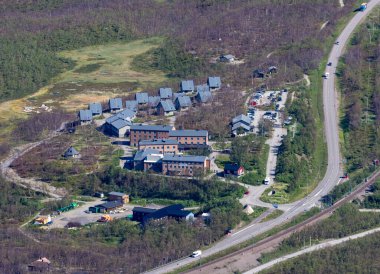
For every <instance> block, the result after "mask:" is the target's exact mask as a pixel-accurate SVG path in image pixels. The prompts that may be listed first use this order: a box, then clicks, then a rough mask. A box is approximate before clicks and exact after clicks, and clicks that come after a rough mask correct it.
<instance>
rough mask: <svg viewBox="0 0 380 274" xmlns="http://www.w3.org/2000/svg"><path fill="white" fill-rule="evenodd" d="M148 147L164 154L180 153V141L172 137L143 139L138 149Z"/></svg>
mask: <svg viewBox="0 0 380 274" xmlns="http://www.w3.org/2000/svg"><path fill="white" fill-rule="evenodd" d="M146 148H151V149H156V150H158V151H159V153H162V154H166V153H173V154H178V142H177V141H176V140H172V139H154V140H141V141H140V142H139V146H138V149H139V150H143V149H146Z"/></svg>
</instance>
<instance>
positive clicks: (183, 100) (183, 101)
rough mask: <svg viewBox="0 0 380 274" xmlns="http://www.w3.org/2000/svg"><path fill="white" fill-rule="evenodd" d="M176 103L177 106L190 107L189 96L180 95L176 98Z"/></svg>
mask: <svg viewBox="0 0 380 274" xmlns="http://www.w3.org/2000/svg"><path fill="white" fill-rule="evenodd" d="M176 105H177V106H178V107H181V108H184V107H190V106H191V99H190V97H189V96H181V97H178V98H177V99H176Z"/></svg>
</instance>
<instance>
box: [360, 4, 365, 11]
mask: <svg viewBox="0 0 380 274" xmlns="http://www.w3.org/2000/svg"><path fill="white" fill-rule="evenodd" d="M366 9H367V3H362V4H361V5H360V7H359V11H365V10H366Z"/></svg>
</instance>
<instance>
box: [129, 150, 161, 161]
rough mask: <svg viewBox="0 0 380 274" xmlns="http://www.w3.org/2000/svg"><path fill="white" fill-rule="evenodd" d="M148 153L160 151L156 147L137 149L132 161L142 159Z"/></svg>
mask: <svg viewBox="0 0 380 274" xmlns="http://www.w3.org/2000/svg"><path fill="white" fill-rule="evenodd" d="M150 154H160V152H159V151H158V150H157V149H152V148H146V149H143V150H139V151H137V152H136V154H135V157H133V161H143V160H144V159H145V158H146V157H147V156H148V155H150Z"/></svg>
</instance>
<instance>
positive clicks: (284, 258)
mask: <svg viewBox="0 0 380 274" xmlns="http://www.w3.org/2000/svg"><path fill="white" fill-rule="evenodd" d="M376 232H380V228H379V227H378V228H374V229H371V230H368V231H364V232H362V233H358V234H354V235H351V236H347V237H344V238H341V239H335V240H328V241H326V242H323V243H321V244H317V245H313V246H311V247H308V248H305V249H303V250H300V251H297V252H294V253H291V254H287V255H285V256H282V257H280V258H278V259H275V260H272V261H270V262H267V263H266V264H262V265H260V266H257V267H255V268H253V269H251V270H249V271H247V272H244V274H253V273H258V272H260V271H262V270H264V269H268V268H271V267H272V266H274V265H276V264H278V263H281V262H284V261H287V260H289V259H292V258H295V257H298V256H301V255H303V254H306V253H310V252H313V251H318V250H321V249H324V248H328V247H332V246H335V245H339V244H342V243H344V242H347V241H351V240H355V239H358V238H363V237H365V236H368V235H370V234H373V233H376Z"/></svg>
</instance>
